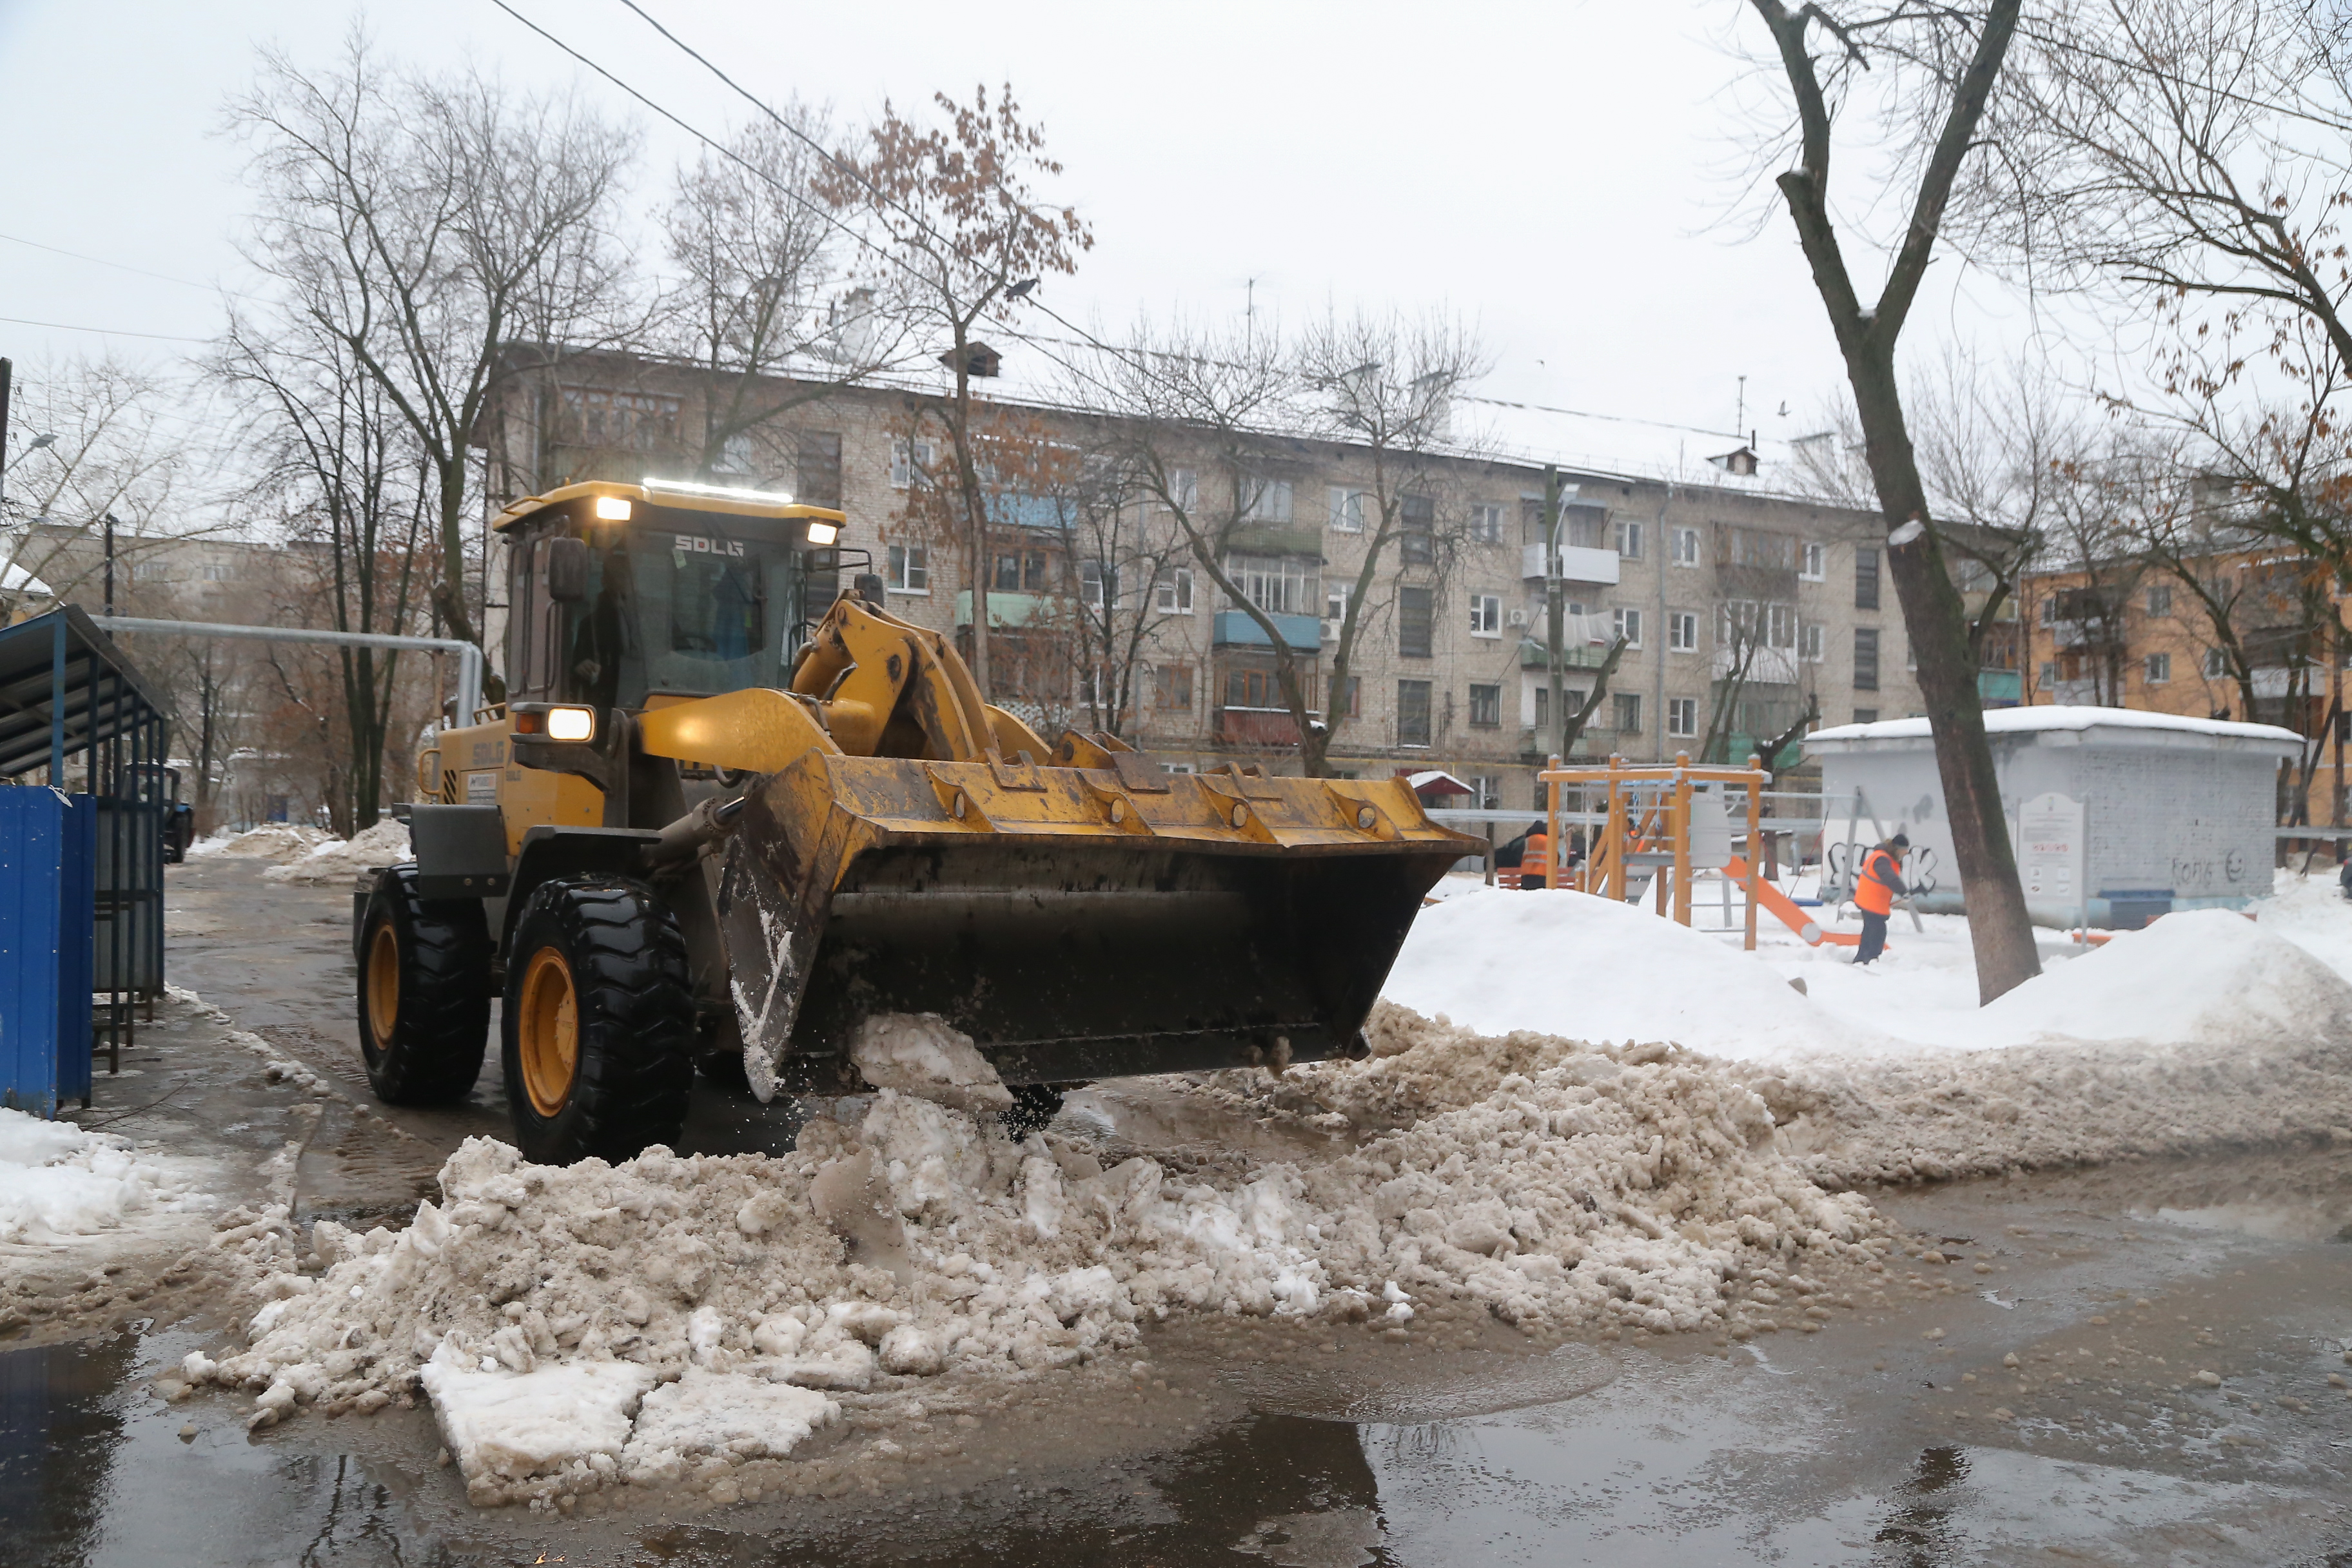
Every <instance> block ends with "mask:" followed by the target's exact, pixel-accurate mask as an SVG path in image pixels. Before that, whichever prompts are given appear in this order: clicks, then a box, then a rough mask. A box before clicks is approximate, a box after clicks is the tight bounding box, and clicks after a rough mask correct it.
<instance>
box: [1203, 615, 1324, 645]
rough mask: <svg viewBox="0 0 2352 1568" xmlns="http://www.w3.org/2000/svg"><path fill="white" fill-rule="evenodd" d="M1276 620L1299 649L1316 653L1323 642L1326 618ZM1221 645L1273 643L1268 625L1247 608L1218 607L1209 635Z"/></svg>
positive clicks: (1299, 617) (1301, 617)
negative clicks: (1259, 623)
mask: <svg viewBox="0 0 2352 1568" xmlns="http://www.w3.org/2000/svg"><path fill="white" fill-rule="evenodd" d="M1268 618H1269V619H1271V620H1272V621H1273V622H1274V624H1275V625H1276V626H1278V627H1280V628H1281V631H1282V640H1283V641H1284V642H1286V643H1288V644H1289V645H1290V646H1291V647H1292V648H1293V649H1294V650H1296V651H1297V652H1299V653H1313V652H1314V651H1315V650H1316V649H1318V648H1319V647H1322V646H1323V621H1322V617H1320V616H1269V617H1268ZM1209 640H1210V641H1211V642H1213V644H1215V645H1216V646H1217V647H1273V646H1274V643H1273V640H1272V639H1271V638H1269V637H1267V636H1266V635H1265V627H1263V626H1259V625H1258V624H1257V620H1256V618H1255V616H1252V615H1251V614H1250V613H1249V612H1248V611H1247V610H1219V611H1218V612H1217V613H1216V615H1215V616H1213V617H1212V618H1211V624H1210V639H1209Z"/></svg>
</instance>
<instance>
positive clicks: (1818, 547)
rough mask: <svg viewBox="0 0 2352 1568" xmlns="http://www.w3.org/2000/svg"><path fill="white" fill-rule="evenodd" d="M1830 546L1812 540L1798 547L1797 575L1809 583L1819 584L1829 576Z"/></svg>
mask: <svg viewBox="0 0 2352 1568" xmlns="http://www.w3.org/2000/svg"><path fill="white" fill-rule="evenodd" d="M1829 554H1830V552H1829V546H1827V545H1825V544H1816V543H1815V542H1812V541H1811V540H1810V539H1809V540H1807V541H1805V542H1804V543H1802V544H1801V545H1799V546H1798V547H1797V575H1798V576H1800V577H1802V578H1803V579H1804V580H1805V581H1806V582H1808V583H1818V582H1820V581H1821V580H1822V578H1823V577H1825V576H1827V575H1828V572H1827V567H1828V566H1829Z"/></svg>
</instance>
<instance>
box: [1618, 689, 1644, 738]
mask: <svg viewBox="0 0 2352 1568" xmlns="http://www.w3.org/2000/svg"><path fill="white" fill-rule="evenodd" d="M1615 701H1616V709H1617V731H1618V733H1620V734H1622V735H1638V734H1640V733H1641V732H1642V694H1641V693H1640V692H1638V691H1620V692H1617V693H1616V694H1615Z"/></svg>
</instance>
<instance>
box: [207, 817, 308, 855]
mask: <svg viewBox="0 0 2352 1568" xmlns="http://www.w3.org/2000/svg"><path fill="white" fill-rule="evenodd" d="M332 837H333V836H332V835H331V834H326V833H321V832H320V831H319V830H318V829H317V828H315V827H305V826H302V825H301V824H299V823H290V822H265V823H263V824H262V825H261V826H259V827H256V828H254V829H252V830H251V831H249V832H246V833H239V834H236V835H235V836H234V837H228V838H207V839H205V841H204V842H203V843H201V844H195V845H191V846H190V847H189V849H188V853H189V854H191V855H219V856H223V857H226V858H229V859H232V860H276V861H280V862H283V861H288V860H291V859H294V858H297V857H298V856H302V855H308V854H309V853H310V851H311V850H312V849H315V848H317V847H319V846H320V845H321V844H324V843H327V842H329V841H330V840H331V838H332Z"/></svg>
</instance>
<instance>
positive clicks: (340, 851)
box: [261, 817, 409, 884]
mask: <svg viewBox="0 0 2352 1568" xmlns="http://www.w3.org/2000/svg"><path fill="white" fill-rule="evenodd" d="M407 858H409V847H408V829H407V827H406V826H404V824H402V823H399V822H395V821H394V820H393V819H391V818H390V817H386V818H385V819H384V820H383V821H381V822H379V823H377V824H376V825H375V826H373V827H368V828H362V830H361V831H360V832H358V833H356V834H353V835H352V837H350V838H348V839H345V838H327V839H322V840H321V841H320V842H319V843H317V844H314V845H312V846H311V847H310V849H308V850H306V851H304V852H303V853H302V854H301V855H299V856H298V857H296V858H292V859H290V860H288V861H286V862H285V864H283V865H278V866H272V867H271V868H269V869H268V870H267V871H264V872H263V873H262V874H261V879H262V880H263V881H265V882H308V883H313V884H317V883H342V882H348V881H349V880H351V879H352V878H353V877H355V876H357V875H358V874H359V873H360V872H362V871H364V870H366V869H368V868H370V867H372V866H394V865H398V864H399V863H400V862H401V861H403V860H405V859H407Z"/></svg>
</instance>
